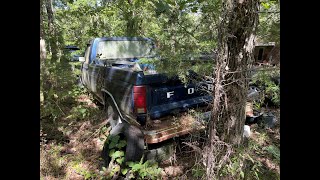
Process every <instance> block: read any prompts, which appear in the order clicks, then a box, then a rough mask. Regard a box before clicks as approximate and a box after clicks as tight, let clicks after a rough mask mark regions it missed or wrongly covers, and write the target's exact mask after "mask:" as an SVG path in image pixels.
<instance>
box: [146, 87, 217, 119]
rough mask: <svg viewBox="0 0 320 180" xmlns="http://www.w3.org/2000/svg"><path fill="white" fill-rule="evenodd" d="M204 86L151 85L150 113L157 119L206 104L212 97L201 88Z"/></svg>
mask: <svg viewBox="0 0 320 180" xmlns="http://www.w3.org/2000/svg"><path fill="white" fill-rule="evenodd" d="M202 88H203V86H200V85H199V84H198V86H196V85H194V84H190V85H187V86H185V85H183V84H177V85H165V84H162V85H159V86H155V85H154V86H149V90H148V91H149V98H148V99H149V101H148V102H149V105H148V107H149V109H148V114H149V115H150V117H151V118H152V119H155V118H160V117H162V116H165V115H169V114H175V113H178V112H180V111H185V110H187V109H189V108H193V107H200V106H205V105H207V103H208V102H210V101H211V100H212V97H211V96H209V95H208V94H207V93H206V92H205V91H203V90H201V89H202Z"/></svg>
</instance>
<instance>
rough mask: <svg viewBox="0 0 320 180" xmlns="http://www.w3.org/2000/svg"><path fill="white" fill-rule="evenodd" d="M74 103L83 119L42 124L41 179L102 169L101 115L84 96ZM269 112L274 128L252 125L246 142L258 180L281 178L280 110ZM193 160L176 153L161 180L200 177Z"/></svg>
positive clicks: (165, 165) (186, 154)
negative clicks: (80, 108) (83, 112)
mask: <svg viewBox="0 0 320 180" xmlns="http://www.w3.org/2000/svg"><path fill="white" fill-rule="evenodd" d="M74 103H75V104H77V105H79V104H81V105H82V106H83V107H85V108H86V109H88V110H87V111H88V112H89V113H88V114H87V115H86V116H85V118H81V117H80V118H79V117H72V115H71V113H72V110H69V111H70V112H69V113H70V114H68V113H66V115H65V116H63V117H61V118H59V119H55V120H52V119H50V118H45V119H42V120H41V131H40V176H41V179H48V180H49V179H73V180H78V179H79V180H80V179H96V177H97V174H99V171H100V170H101V168H102V165H103V161H102V159H101V157H100V154H101V150H102V147H103V143H104V140H105V139H106V136H107V134H106V131H104V132H103V131H102V129H103V127H104V126H105V124H106V117H105V116H104V112H103V111H102V110H101V109H99V107H97V105H96V104H94V103H93V102H92V101H91V100H90V97H89V96H88V95H85V94H81V95H79V96H78V99H76V102H74ZM75 104H74V105H75ZM269 110H270V111H272V112H274V113H275V114H276V115H277V120H278V121H277V124H276V126H275V128H273V129H264V128H260V127H259V126H258V125H256V124H255V125H252V126H251V128H252V129H251V130H252V135H251V137H250V139H249V144H250V145H249V147H250V148H251V150H252V151H250V154H251V157H252V159H253V161H254V162H255V164H256V167H255V168H256V169H254V170H256V171H257V173H258V174H261V175H262V176H261V175H260V178H259V179H269V178H270V176H266V172H268V173H269V174H271V177H278V175H280V152H277V151H279V150H280V117H279V114H280V110H279V109H269ZM65 112H67V111H65ZM73 113H74V112H73ZM195 156H196V155H195V152H194V151H191V152H186V151H185V152H181V151H180V152H177V153H176V156H175V161H164V162H162V163H161V164H160V167H162V173H161V174H162V179H172V178H173V177H176V179H199V178H200V177H202V176H203V175H204V171H203V169H201V168H199V167H200V166H196V164H195V163H196V161H195V158H194V157H195ZM235 172H236V171H235ZM264 177H265V178H264ZM273 179H274V178H273Z"/></svg>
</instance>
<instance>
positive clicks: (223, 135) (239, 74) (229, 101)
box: [206, 0, 259, 179]
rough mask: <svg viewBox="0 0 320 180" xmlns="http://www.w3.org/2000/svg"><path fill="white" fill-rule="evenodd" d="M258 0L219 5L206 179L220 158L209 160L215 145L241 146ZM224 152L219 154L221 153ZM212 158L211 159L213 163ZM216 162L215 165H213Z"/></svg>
mask: <svg viewBox="0 0 320 180" xmlns="http://www.w3.org/2000/svg"><path fill="white" fill-rule="evenodd" d="M258 7H259V1H258V0H233V1H232V0H227V1H223V3H222V9H223V10H222V15H221V22H220V25H219V29H218V57H217V59H216V61H217V63H216V67H215V70H214V77H215V89H214V92H213V96H214V100H213V108H212V121H211V122H210V123H209V139H208V145H209V149H208V151H207V156H206V157H207V179H214V178H215V175H216V172H217V168H219V167H217V166H216V165H215V163H216V162H217V159H218V162H222V161H220V160H221V158H222V157H223V155H221V156H220V157H213V154H216V153H214V151H217V148H215V145H216V143H217V142H218V141H222V142H225V143H227V144H231V145H240V144H241V143H242V134H243V126H244V123H245V103H246V98H247V89H248V80H247V70H248V68H250V66H251V65H252V63H253V49H254V40H255V32H256V27H257V24H258V13H257V12H258ZM225 150H226V149H224V150H221V149H220V151H221V152H222V153H224V152H225ZM214 158H215V159H214ZM215 160H216V161H215Z"/></svg>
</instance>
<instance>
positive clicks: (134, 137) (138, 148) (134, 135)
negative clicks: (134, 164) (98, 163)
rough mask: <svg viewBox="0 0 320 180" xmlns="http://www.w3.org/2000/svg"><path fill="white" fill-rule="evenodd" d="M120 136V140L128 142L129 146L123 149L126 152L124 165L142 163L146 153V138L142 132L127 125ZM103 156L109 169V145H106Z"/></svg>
mask: <svg viewBox="0 0 320 180" xmlns="http://www.w3.org/2000/svg"><path fill="white" fill-rule="evenodd" d="M119 135H120V139H124V140H126V141H127V145H126V146H125V147H124V148H125V149H123V150H125V161H124V164H125V162H128V161H140V160H141V158H142V156H143V153H144V136H143V133H142V131H141V130H140V129H139V128H137V127H135V126H132V125H127V126H125V128H124V129H123V132H122V133H120V134H119ZM101 156H102V159H103V160H104V164H105V166H106V167H108V166H109V163H110V161H111V157H109V144H108V143H105V144H104V146H103V149H102V154H101Z"/></svg>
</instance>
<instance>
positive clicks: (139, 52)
mask: <svg viewBox="0 0 320 180" xmlns="http://www.w3.org/2000/svg"><path fill="white" fill-rule="evenodd" d="M97 55H98V56H99V59H120V58H141V57H152V56H154V52H153V44H152V42H151V41H129V40H127V41H101V42H99V43H98V47H97Z"/></svg>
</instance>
